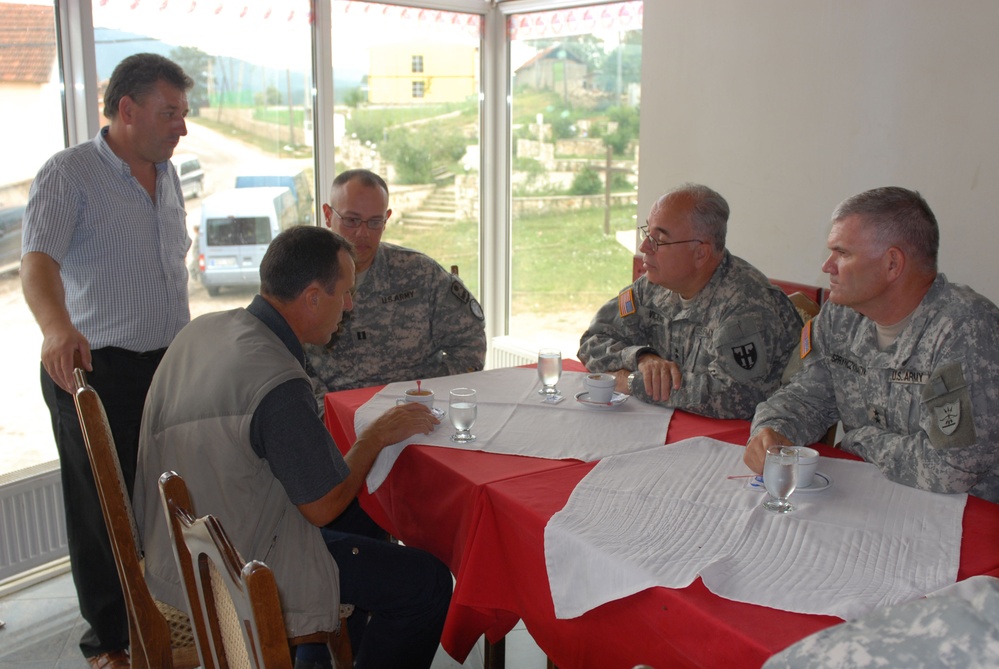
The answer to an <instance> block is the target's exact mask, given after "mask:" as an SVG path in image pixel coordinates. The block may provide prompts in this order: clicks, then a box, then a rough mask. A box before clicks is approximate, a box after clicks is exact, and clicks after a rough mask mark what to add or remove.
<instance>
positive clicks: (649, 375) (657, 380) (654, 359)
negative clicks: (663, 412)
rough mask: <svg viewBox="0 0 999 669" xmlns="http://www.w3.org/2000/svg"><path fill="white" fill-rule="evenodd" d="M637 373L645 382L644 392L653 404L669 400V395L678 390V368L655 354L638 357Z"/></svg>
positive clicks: (679, 378)
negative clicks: (640, 374) (639, 373)
mask: <svg viewBox="0 0 999 669" xmlns="http://www.w3.org/2000/svg"><path fill="white" fill-rule="evenodd" d="M638 371H639V372H641V373H642V380H643V381H645V392H646V394H647V395H648V396H649V398H650V399H651V400H652V401H653V402H663V401H665V400H668V399H669V396H670V393H672V392H673V391H674V390H679V389H680V381H681V374H680V366H679V365H677V364H676V363H675V362H673V361H672V360H666V359H665V358H661V357H659V356H658V355H656V354H655V353H643V354H641V355H640V356H638Z"/></svg>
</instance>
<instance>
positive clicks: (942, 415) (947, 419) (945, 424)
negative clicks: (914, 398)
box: [933, 400, 961, 437]
mask: <svg viewBox="0 0 999 669" xmlns="http://www.w3.org/2000/svg"><path fill="white" fill-rule="evenodd" d="M933 413H935V414H936V417H937V427H938V428H940V431H941V432H943V433H944V434H945V435H947V436H948V437H949V436H950V435H952V434H954V430H956V429H957V426H958V424H959V423H960V422H961V402H960V400H955V401H953V402H948V403H947V404H944V405H942V406H938V407H933Z"/></svg>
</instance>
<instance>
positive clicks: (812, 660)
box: [763, 576, 999, 669]
mask: <svg viewBox="0 0 999 669" xmlns="http://www.w3.org/2000/svg"><path fill="white" fill-rule="evenodd" d="M996 611H999V579H996V578H993V577H991V576H973V577H971V578H969V579H968V580H966V581H962V582H959V583H957V584H955V585H953V586H949V587H947V588H946V589H945V590H942V591H939V593H937V594H934V595H930V596H928V597H925V598H920V599H917V600H914V601H911V602H907V603H905V604H900V605H898V606H887V607H885V608H882V609H878V610H876V611H873V612H872V613H870V614H868V615H866V616H864V617H863V618H860V619H858V620H853V621H850V622H847V623H842V624H840V625H835V626H833V627H830V628H828V629H824V630H822V631H820V632H817V633H815V634H813V635H811V636H808V637H805V638H804V639H802V640H801V641H799V642H797V643H796V644H794V645H793V646H790V647H789V648H786V649H785V650H783V651H781V652H780V653H778V654H777V655H774V656H773V657H771V658H770V659H769V660H767V663H766V664H764V665H763V669H861V668H867V667H924V668H928V667H939V668H941V669H942V668H944V667H962V668H967V669H970V668H979V669H985V667H997V666H999V644H997V643H996V641H995V640H996V639H997V638H999V619H997V618H996V616H995V612H996Z"/></svg>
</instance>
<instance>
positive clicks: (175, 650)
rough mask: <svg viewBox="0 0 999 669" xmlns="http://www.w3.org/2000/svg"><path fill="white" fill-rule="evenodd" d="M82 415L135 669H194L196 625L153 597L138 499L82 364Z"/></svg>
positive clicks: (76, 374) (77, 397) (77, 373)
mask: <svg viewBox="0 0 999 669" xmlns="http://www.w3.org/2000/svg"><path fill="white" fill-rule="evenodd" d="M73 378H74V380H75V382H76V383H75V385H76V392H75V394H74V398H73V399H74V401H75V402H76V413H77V415H78V416H79V418H80V428H81V429H82V431H83V438H84V441H85V442H86V445H87V455H88V456H89V457H90V467H91V469H92V470H93V473H94V483H95V484H96V485H97V495H98V497H99V498H100V502H101V511H102V512H103V514H104V522H105V524H106V525H107V528H108V535H109V537H110V539H111V548H112V550H113V551H114V559H115V566H116V567H117V568H118V579H119V580H120V581H121V589H122V592H123V593H124V595H125V606H126V608H127V611H128V638H129V645H130V653H131V658H132V667H133V669H147V668H151V669H164V668H166V669H193V668H194V667H197V666H198V665H199V662H198V653H197V649H196V647H195V643H194V634H193V633H192V631H191V624H190V621H189V620H188V618H187V615H185V614H184V612H183V611H180V610H178V609H175V608H173V607H172V606H170V605H169V604H166V603H164V602H159V601H156V600H154V599H153V597H152V595H151V594H150V592H149V588H148V587H147V586H146V580H145V578H144V577H143V560H142V557H141V555H140V553H139V540H138V532H137V530H136V525H135V516H134V515H133V513H132V501H131V499H129V496H128V488H126V487H125V480H124V477H123V476H122V473H121V464H120V463H119V461H118V452H117V451H116V450H115V445H114V438H113V437H112V435H111V427H110V425H108V419H107V414H105V413H104V405H103V404H102V403H101V399H100V397H98V395H97V392H96V391H95V390H94V389H93V388H92V387H91V386H89V385H87V380H86V375H85V373H84V371H83V370H82V369H80V366H79V363H77V368H76V369H75V370H74V371H73Z"/></svg>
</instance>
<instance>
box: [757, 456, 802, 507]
mask: <svg viewBox="0 0 999 669" xmlns="http://www.w3.org/2000/svg"><path fill="white" fill-rule="evenodd" d="M797 483H798V451H797V450H796V449H794V448H789V447H786V446H769V447H767V459H766V461H765V462H764V464H763V485H764V486H765V487H766V489H767V493H769V495H770V498H769V499H768V500H767V501H765V502H763V508H764V509H766V510H767V511H773V512H774V513H788V512H790V511H794V506H792V505H791V503H790V502H788V501H787V498H788V497H790V496H791V493H793V492H794V488H795V486H796V485H797Z"/></svg>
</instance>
